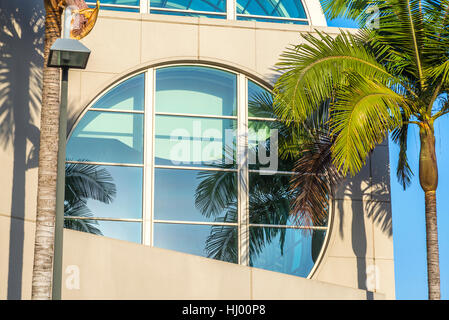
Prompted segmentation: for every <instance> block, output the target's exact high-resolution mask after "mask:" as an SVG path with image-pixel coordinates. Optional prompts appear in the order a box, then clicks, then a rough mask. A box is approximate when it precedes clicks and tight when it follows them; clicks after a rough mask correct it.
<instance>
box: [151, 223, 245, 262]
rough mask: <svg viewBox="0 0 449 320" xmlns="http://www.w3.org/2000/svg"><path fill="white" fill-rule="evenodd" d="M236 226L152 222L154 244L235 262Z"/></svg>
mask: <svg viewBox="0 0 449 320" xmlns="http://www.w3.org/2000/svg"><path fill="white" fill-rule="evenodd" d="M237 243H238V241H237V227H229V226H206V225H187V224H165V223H155V224H154V246H155V247H159V248H164V249H169V250H175V251H180V252H185V253H189V254H194V255H198V256H202V257H206V258H212V259H217V260H222V261H226V262H232V263H237V261H238V260H237V256H238V254H237Z"/></svg>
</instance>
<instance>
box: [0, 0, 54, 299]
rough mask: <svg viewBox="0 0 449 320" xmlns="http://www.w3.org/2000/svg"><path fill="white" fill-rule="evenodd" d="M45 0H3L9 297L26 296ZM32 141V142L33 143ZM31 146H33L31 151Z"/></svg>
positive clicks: (1, 136)
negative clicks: (29, 179)
mask: <svg viewBox="0 0 449 320" xmlns="http://www.w3.org/2000/svg"><path fill="white" fill-rule="evenodd" d="M44 18H45V10H44V7H43V1H29V0H15V1H1V5H0V26H1V27H2V30H0V146H1V149H2V151H3V152H8V151H7V150H9V149H10V147H11V145H12V147H13V157H14V158H13V181H12V198H11V216H12V217H13V218H12V219H11V226H10V235H9V267H8V289H7V290H8V292H7V298H8V299H21V298H22V276H23V249H24V248H23V247H24V219H25V201H26V194H25V190H26V187H25V186H26V174H25V173H26V171H27V170H28V169H31V168H36V167H37V166H38V151H39V133H40V132H39V128H38V127H37V126H36V125H35V124H34V123H35V119H38V118H39V116H40V105H41V89H40V88H41V82H42V74H41V70H42V65H43V51H42V50H43V42H44V33H43V31H44ZM27 145H28V146H31V148H30V147H28V148H27ZM27 150H28V151H27Z"/></svg>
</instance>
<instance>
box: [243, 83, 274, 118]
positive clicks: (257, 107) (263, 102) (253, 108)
mask: <svg viewBox="0 0 449 320" xmlns="http://www.w3.org/2000/svg"><path fill="white" fill-rule="evenodd" d="M272 105H273V98H272V95H271V93H270V92H269V91H268V90H266V89H265V88H263V87H261V86H259V85H258V84H257V83H255V82H253V81H251V80H248V116H249V117H260V118H276V115H275V114H274V112H273V108H272Z"/></svg>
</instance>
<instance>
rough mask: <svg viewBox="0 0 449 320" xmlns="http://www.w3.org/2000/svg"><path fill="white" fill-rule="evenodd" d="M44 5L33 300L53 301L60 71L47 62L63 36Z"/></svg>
mask: <svg viewBox="0 0 449 320" xmlns="http://www.w3.org/2000/svg"><path fill="white" fill-rule="evenodd" d="M44 3H45V9H46V18H45V44H44V71H43V87H42V108H41V134H40V149H39V173H38V195H37V213H36V235H35V244H34V265H33V279H32V299H50V298H51V294H52V292H51V288H52V271H53V255H54V252H53V251H54V236H55V217H56V177H57V155H58V130H59V94H60V71H59V69H56V68H48V67H47V60H48V56H49V52H50V47H51V45H52V44H53V42H54V41H55V40H56V38H58V37H60V34H61V16H60V13H59V12H58V11H56V10H54V9H52V8H51V6H50V5H49V0H44Z"/></svg>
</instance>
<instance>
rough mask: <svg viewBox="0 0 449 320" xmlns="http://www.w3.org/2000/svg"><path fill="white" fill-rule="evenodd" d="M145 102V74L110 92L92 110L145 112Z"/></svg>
mask: <svg viewBox="0 0 449 320" xmlns="http://www.w3.org/2000/svg"><path fill="white" fill-rule="evenodd" d="M144 101H145V74H143V73H142V74H139V75H137V76H135V77H132V78H131V79H128V80H126V81H124V82H122V83H120V84H119V85H117V86H115V87H114V88H112V89H111V90H109V91H108V92H107V93H106V94H105V95H104V96H103V97H101V98H100V99H99V100H98V101H97V102H96V103H95V104H94V105H93V106H92V108H103V109H112V110H126V111H143V109H144V103H145V102H144Z"/></svg>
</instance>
